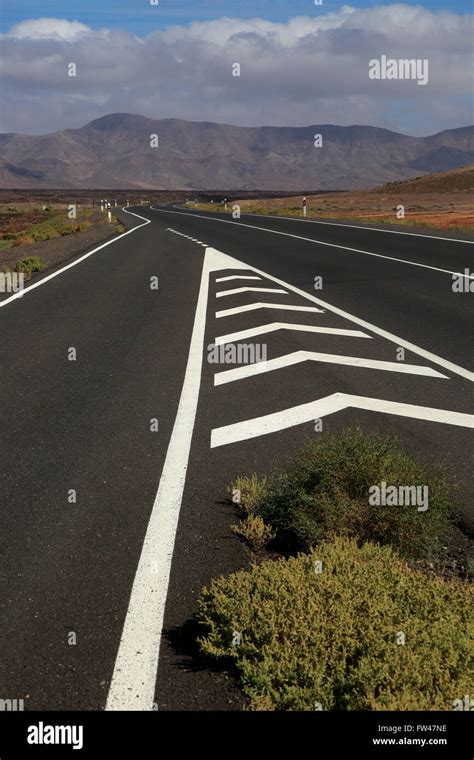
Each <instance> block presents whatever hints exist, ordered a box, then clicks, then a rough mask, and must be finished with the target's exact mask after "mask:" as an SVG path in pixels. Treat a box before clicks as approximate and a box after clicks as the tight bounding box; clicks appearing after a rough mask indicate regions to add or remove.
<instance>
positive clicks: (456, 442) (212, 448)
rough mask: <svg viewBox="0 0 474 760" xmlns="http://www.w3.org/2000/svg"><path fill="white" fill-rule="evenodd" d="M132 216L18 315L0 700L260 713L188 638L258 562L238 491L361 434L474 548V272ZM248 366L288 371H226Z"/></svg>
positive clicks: (367, 249)
mask: <svg viewBox="0 0 474 760" xmlns="http://www.w3.org/2000/svg"><path fill="white" fill-rule="evenodd" d="M130 211H133V212H134V213H135V214H138V215H139V216H138V217H137V216H132V215H131V214H129V213H126V212H123V213H121V217H122V218H123V221H124V222H125V223H126V224H127V226H128V227H129V228H130V230H132V228H133V231H130V232H129V233H127V234H125V235H124V236H122V237H121V238H119V239H116V240H115V241H113V242H112V243H110V244H107V245H105V246H103V247H101V249H100V250H97V251H96V252H94V253H93V254H92V255H89V256H87V257H80V258H79V260H75V262H72V265H71V266H69V267H67V268H65V269H64V270H62V269H59V270H56V272H53V273H49V274H48V275H46V276H45V277H44V278H42V279H41V280H37V281H35V282H34V284H33V287H31V288H30V289H27V291H26V292H25V293H24V294H23V296H22V297H21V298H16V297H11V296H8V295H7V294H4V295H2V300H1V301H0V306H1V308H0V331H1V343H0V358H1V368H2V372H1V378H2V379H1V397H2V424H1V431H2V435H1V443H0V456H1V460H0V461H1V462H2V480H1V483H2V488H1V522H2V530H1V531H0V544H1V546H0V551H1V556H2V561H1V575H0V587H1V588H0V605H1V608H0V613H1V614H0V649H1V651H2V655H3V656H2V662H1V665H0V684H1V693H0V698H3V699H8V698H10V699H24V700H25V708H26V709H30V710H35V709H51V710H64V709H66V710H67V709H92V710H97V709H104V708H105V707H107V709H159V710H183V709H185V710H209V709H227V710H233V709H240V707H241V699H240V696H239V693H238V691H237V690H236V689H235V687H234V685H233V683H232V681H230V680H229V679H228V678H227V677H226V675H225V673H222V672H210V671H208V670H202V669H198V668H197V667H196V666H195V665H194V664H193V661H192V659H191V656H190V655H191V651H192V635H191V634H188V633H187V631H188V628H189V623H188V621H189V619H190V618H191V616H192V615H193V613H194V612H195V609H196V599H197V597H198V595H199V592H200V590H201V588H202V587H203V586H204V585H206V584H208V583H209V581H210V579H211V578H213V577H215V576H217V575H219V574H221V573H227V572H229V571H231V570H233V569H238V568H240V567H243V566H245V565H246V564H247V561H248V560H247V557H246V554H245V550H244V548H243V546H242V544H241V543H239V541H238V540H237V538H236V537H235V536H234V535H233V534H232V533H231V531H230V524H231V523H232V522H235V518H236V514H235V511H234V508H233V507H232V506H231V505H229V504H228V502H227V501H226V499H227V496H228V493H227V488H228V486H229V485H230V483H231V482H232V480H233V479H234V478H235V477H236V476H237V475H240V474H251V473H252V472H254V471H256V472H260V473H264V472H268V471H270V470H272V469H274V468H277V467H278V466H280V465H284V464H285V463H286V462H288V461H289V459H290V458H291V456H292V455H293V454H294V452H295V451H297V450H298V449H299V448H300V447H301V445H302V444H303V443H304V441H305V440H306V439H308V438H311V437H313V436H315V435H320V434H321V432H317V431H316V430H315V427H318V425H315V420H321V421H322V428H323V430H322V434H326V433H327V432H333V431H338V430H341V429H342V428H343V427H345V426H347V425H354V424H360V425H361V426H362V427H363V428H364V429H367V430H379V431H382V432H384V433H387V432H389V433H394V434H396V435H398V436H399V438H400V439H401V441H402V442H403V443H404V444H405V445H406V448H407V449H408V450H409V451H411V452H413V453H415V454H417V455H419V456H420V457H421V458H423V459H424V461H432V462H435V463H442V464H443V465H445V466H446V468H447V470H448V472H449V473H451V474H452V475H453V476H454V477H456V478H457V479H458V480H459V481H460V483H461V485H460V489H459V494H458V497H457V498H458V502H459V508H460V510H461V513H462V515H463V519H464V522H465V525H466V527H467V528H471V529H472V526H473V524H474V510H473V509H472V495H471V494H472V490H473V483H472V469H473V468H472V465H473V459H472V427H473V419H474V418H473V416H472V414H473V408H472V407H473V404H472V402H473V393H472V379H473V375H472V370H473V369H474V367H473V364H474V362H473V341H472V324H473V311H472V303H473V294H472V293H469V292H464V293H456V292H453V287H452V286H453V277H452V273H453V272H461V273H462V272H464V270H465V269H466V268H468V269H469V270H470V272H471V273H472V272H473V271H474V255H473V254H474V249H473V245H472V244H471V243H469V242H466V241H455V240H449V239H442V238H435V237H429V236H419V235H408V234H394V233H390V232H387V231H383V230H368V229H364V228H360V227H357V226H352V227H350V226H344V225H333V224H318V223H313V222H311V221H304V220H301V221H299V220H283V219H274V218H258V219H257V218H255V217H254V216H243V217H242V218H241V219H240V220H233V219H232V217H231V216H230V215H227V216H224V215H221V214H201V213H197V212H193V211H188V210H180V209H174V208H173V209H169V208H166V209H165V208H161V209H146V208H143V207H142V208H137V209H134V210H132V209H130ZM50 274H53V276H52V277H51V276H50ZM154 278H158V288H156V287H155V285H156V279H154ZM223 278H225V279H223ZM249 278H250V279H249ZM315 278H322V280H321V279H316V280H315ZM472 282H473V280H472V279H471V280H467V279H465V280H464V283H465V285H469V284H470V283H471V284H472ZM315 283H316V285H317V288H315ZM247 288H258V289H259V290H248V289H247ZM473 288H474V286H473ZM242 289H244V290H242ZM228 291H232V292H228ZM233 291H236V292H233ZM257 304H260V305H259V306H258V307H257V306H256V305H257ZM246 306H247V307H248V306H251V307H252V308H250V309H249V308H247V309H245V308H243V307H246ZM269 326H271V327H269ZM216 339H218V340H216ZM239 342H240V343H245V344H253V345H254V346H255V345H258V346H259V347H260V349H261V350H262V351H263V350H265V351H266V358H267V361H266V363H264V364H258V365H256V366H255V365H254V366H252V365H248V364H244V365H235V364H225V363H220V364H215V363H212V362H211V361H210V360H209V359H210V357H211V356H212V354H211V353H210V349H209V347H210V346H211V347H212V346H213V345H214V344H215V343H217V344H219V345H222V350H223V348H224V347H225V346H226V345H227V346H229V344H233V345H236V344H238V343H239ZM400 349H403V350H404V356H403V357H402V354H401V352H400ZM221 358H222V357H221ZM183 626H184V628H183Z"/></svg>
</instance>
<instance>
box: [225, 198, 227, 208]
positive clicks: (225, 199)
mask: <svg viewBox="0 0 474 760" xmlns="http://www.w3.org/2000/svg"><path fill="white" fill-rule="evenodd" d="M224 211H227V198H224Z"/></svg>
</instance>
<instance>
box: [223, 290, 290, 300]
mask: <svg viewBox="0 0 474 760" xmlns="http://www.w3.org/2000/svg"><path fill="white" fill-rule="evenodd" d="M249 292H252V293H284V294H285V295H288V293H287V291H286V290H282V289H281V288H232V290H220V291H219V293H216V298H222V297H223V296H234V295H236V294H237V293H249Z"/></svg>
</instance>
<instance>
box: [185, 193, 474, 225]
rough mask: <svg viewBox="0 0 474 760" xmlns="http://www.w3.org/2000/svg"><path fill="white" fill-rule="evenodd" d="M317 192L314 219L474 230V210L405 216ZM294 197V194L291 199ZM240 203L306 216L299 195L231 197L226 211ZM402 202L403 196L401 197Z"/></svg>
mask: <svg viewBox="0 0 474 760" xmlns="http://www.w3.org/2000/svg"><path fill="white" fill-rule="evenodd" d="M317 198H318V196H314V197H311V198H310V199H308V202H309V201H312V203H313V205H312V206H309V205H308V207H307V213H306V218H307V219H314V220H316V221H317V220H318V219H320V220H331V219H334V221H342V222H358V223H360V224H365V225H370V224H372V225H374V224H375V225H378V224H390V225H396V226H409V227H424V228H426V229H429V230H438V231H440V230H451V231H453V232H459V233H465V234H471V233H473V232H474V217H473V214H472V212H471V213H469V214H467V213H465V212H458V211H456V210H449V211H439V212H436V213H435V212H434V211H433V210H432V209H431V208H430V207H427V208H426V209H423V208H420V209H417V210H410V209H407V211H406V214H405V218H404V219H398V218H397V215H396V214H397V206H396V205H395V206H393V207H391V208H389V209H387V208H382V207H380V206H379V207H377V206H370V205H369V206H368V207H367V208H365V209H360V210H357V209H352V210H351V209H348V208H347V205H348V204H344V203H343V202H338V203H333V202H331V201H323V202H322V205H318V200H317ZM289 200H291V201H293V203H294V201H295V199H294V198H292V199H289ZM234 203H237V204H238V205H240V206H241V213H242V214H256V215H259V214H260V215H263V216H289V217H295V218H298V219H302V218H303V213H302V205H301V198H298V204H297V205H289V204H288V203H287V204H282V203H281V202H279V201H273V200H271V201H269V202H268V204H267V203H265V201H264V200H263V201H253V202H252V201H248V200H245V201H239V200H237V201H232V202H230V201H229V202H228V204H227V213H228V214H229V215H230V214H231V213H232V206H233V204H234ZM400 203H402V200H400ZM192 208H196V210H197V211H207V212H212V211H214V212H215V211H220V212H223V211H224V206H223V204H220V203H214V204H212V203H198V205H197V206H194V204H193V206H192Z"/></svg>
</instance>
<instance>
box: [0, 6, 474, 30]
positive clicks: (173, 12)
mask: <svg viewBox="0 0 474 760" xmlns="http://www.w3.org/2000/svg"><path fill="white" fill-rule="evenodd" d="M404 1H405V4H406V5H413V6H416V5H422V6H423V7H424V8H427V9H429V10H432V11H435V12H436V11H442V10H448V11H451V12H453V13H470V12H472V10H473V2H472V0H422V2H412V1H411V0H404ZM392 4H393V0H352V2H350V0H349V1H348V2H339V0H324V2H323V5H322V6H321V7H315V6H314V3H313V2H312V0H234V1H233V2H229V0H159V5H158V6H154V7H152V6H150V3H149V0H0V31H1V32H6V31H7V30H8V29H9V28H10V27H12V26H13V25H14V24H17V23H18V22H20V21H24V20H26V19H34V18H40V17H45V16H46V17H54V18H64V19H68V20H70V21H72V20H78V21H81V22H82V23H84V24H87V25H88V26H91V27H92V28H100V27H103V26H107V27H109V28H110V27H119V28H123V29H126V30H127V31H128V32H132V33H134V34H139V35H144V34H148V33H149V32H150V31H151V29H152V28H163V27H167V26H170V25H172V24H187V23H189V22H191V21H207V20H210V19H215V18H220V17H222V16H230V17H233V18H253V17H255V16H258V17H260V18H265V19H268V20H271V21H285V20H287V19H288V18H289V17H291V16H307V15H312V14H314V13H316V14H317V13H331V12H336V11H338V10H339V9H340V8H342V7H343V6H344V5H351V6H353V7H355V8H371V7H375V6H381V5H392Z"/></svg>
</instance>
